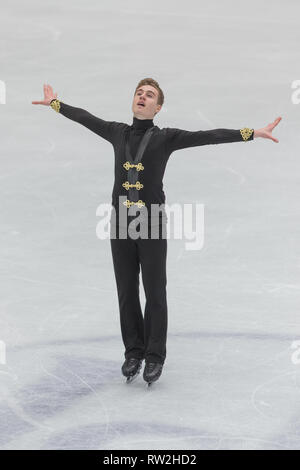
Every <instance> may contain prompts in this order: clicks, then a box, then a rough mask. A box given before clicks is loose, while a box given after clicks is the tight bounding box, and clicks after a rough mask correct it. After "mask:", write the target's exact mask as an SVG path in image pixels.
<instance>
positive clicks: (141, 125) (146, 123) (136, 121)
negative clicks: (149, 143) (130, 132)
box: [131, 116, 154, 130]
mask: <svg viewBox="0 0 300 470" xmlns="http://www.w3.org/2000/svg"><path fill="white" fill-rule="evenodd" d="M153 126H154V123H153V119H140V118H137V117H136V116H133V121H132V126H131V127H132V128H133V129H140V130H143V129H149V127H153Z"/></svg>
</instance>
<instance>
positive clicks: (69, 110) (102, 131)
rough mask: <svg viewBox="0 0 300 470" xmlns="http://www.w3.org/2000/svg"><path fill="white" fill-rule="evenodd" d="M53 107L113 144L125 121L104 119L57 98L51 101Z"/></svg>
mask: <svg viewBox="0 0 300 470" xmlns="http://www.w3.org/2000/svg"><path fill="white" fill-rule="evenodd" d="M51 107H52V109H54V110H55V111H57V112H59V113H60V114H62V115H63V116H65V117H67V118H68V119H72V121H76V122H78V123H79V124H82V125H83V126H85V127H87V128H88V129H90V130H91V131H92V132H95V134H98V135H99V136H100V137H102V138H103V139H105V140H107V141H108V142H110V143H112V144H113V143H114V139H115V137H116V134H117V129H119V128H120V126H122V125H123V123H120V122H116V121H105V120H104V119H101V118H99V117H96V116H94V115H93V114H91V113H89V112H88V111H86V110H85V109H82V108H77V107H75V106H70V105H68V104H66V103H63V102H62V101H60V100H57V99H56V100H52V101H51Z"/></svg>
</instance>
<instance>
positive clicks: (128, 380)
mask: <svg viewBox="0 0 300 470" xmlns="http://www.w3.org/2000/svg"><path fill="white" fill-rule="evenodd" d="M138 375H139V374H136V375H132V376H131V377H127V379H126V383H127V384H130V383H131V382H133V381H134V380H135V379H136V378H137V376H138Z"/></svg>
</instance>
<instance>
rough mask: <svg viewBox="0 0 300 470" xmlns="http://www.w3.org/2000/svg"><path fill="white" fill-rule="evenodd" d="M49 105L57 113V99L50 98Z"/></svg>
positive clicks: (58, 103)
mask: <svg viewBox="0 0 300 470" xmlns="http://www.w3.org/2000/svg"><path fill="white" fill-rule="evenodd" d="M50 106H51V108H52V109H54V111H56V112H57V113H59V110H60V101H59V100H52V101H51V103H50Z"/></svg>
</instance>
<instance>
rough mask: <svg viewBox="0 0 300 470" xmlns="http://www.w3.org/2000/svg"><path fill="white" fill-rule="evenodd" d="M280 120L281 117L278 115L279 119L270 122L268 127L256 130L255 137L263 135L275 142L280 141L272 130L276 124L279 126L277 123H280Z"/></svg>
mask: <svg viewBox="0 0 300 470" xmlns="http://www.w3.org/2000/svg"><path fill="white" fill-rule="evenodd" d="M280 121H281V117H278V118H277V119H275V121H273V122H271V124H268V125H267V126H266V127H263V128H262V129H257V130H255V131H254V136H253V137H263V138H264V139H271V140H273V142H276V143H278V142H279V140H278V139H275V137H273V136H272V130H273V129H274V127H275V126H277V124H279V122H280Z"/></svg>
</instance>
